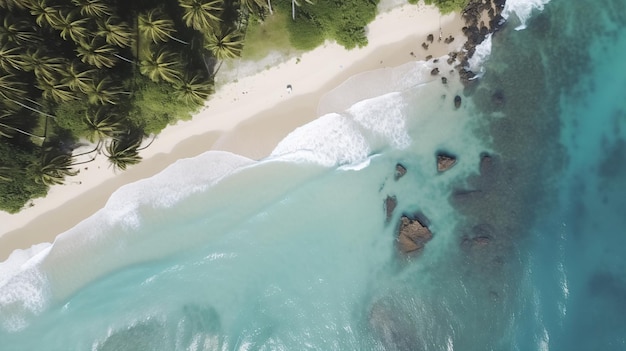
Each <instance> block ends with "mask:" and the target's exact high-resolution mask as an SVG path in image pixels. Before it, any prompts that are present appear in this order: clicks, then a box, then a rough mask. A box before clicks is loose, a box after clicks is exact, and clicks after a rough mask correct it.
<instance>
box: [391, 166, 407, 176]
mask: <svg viewBox="0 0 626 351" xmlns="http://www.w3.org/2000/svg"><path fill="white" fill-rule="evenodd" d="M405 174H406V167H404V166H403V165H402V164H400V163H398V164H396V173H395V175H394V176H393V179H395V180H398V179H400V178H402V177H403V176H404V175H405Z"/></svg>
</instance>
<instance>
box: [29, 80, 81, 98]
mask: <svg viewBox="0 0 626 351" xmlns="http://www.w3.org/2000/svg"><path fill="white" fill-rule="evenodd" d="M37 87H38V88H39V89H41V90H42V96H43V97H44V99H49V100H54V101H55V102H67V101H72V100H77V99H78V97H77V96H76V94H75V93H74V92H73V91H71V90H69V88H68V87H67V86H66V85H63V84H52V83H50V82H48V81H46V80H39V79H38V80H37Z"/></svg>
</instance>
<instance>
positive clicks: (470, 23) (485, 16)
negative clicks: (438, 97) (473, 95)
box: [459, 0, 505, 85]
mask: <svg viewBox="0 0 626 351" xmlns="http://www.w3.org/2000/svg"><path fill="white" fill-rule="evenodd" d="M504 2H505V1H504V0H486V1H485V0H469V2H468V4H467V5H466V6H465V8H464V9H463V12H462V13H461V15H462V17H463V19H464V20H465V24H466V26H465V27H463V34H465V36H466V37H467V41H466V42H465V44H464V45H463V50H464V51H465V52H466V53H467V54H466V55H463V56H462V57H459V59H460V61H461V65H460V67H461V68H460V69H459V73H461V74H460V76H461V81H462V82H463V83H464V84H465V85H469V84H471V82H472V80H473V78H474V76H475V75H474V73H473V72H471V71H467V70H466V69H465V68H463V67H467V66H468V60H469V58H470V57H472V55H474V52H475V51H476V46H477V45H479V44H480V43H482V42H483V40H485V38H486V37H487V35H489V34H490V33H494V32H496V31H498V30H499V29H500V27H501V26H502V25H503V24H504V19H503V18H502V15H501V13H502V10H503V9H504ZM463 71H465V72H463Z"/></svg>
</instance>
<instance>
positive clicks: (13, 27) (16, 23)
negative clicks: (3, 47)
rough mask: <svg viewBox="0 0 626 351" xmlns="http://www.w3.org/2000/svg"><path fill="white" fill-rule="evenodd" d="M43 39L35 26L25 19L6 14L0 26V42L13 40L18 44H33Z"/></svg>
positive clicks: (12, 41)
mask: <svg viewBox="0 0 626 351" xmlns="http://www.w3.org/2000/svg"><path fill="white" fill-rule="evenodd" d="M41 41H42V38H41V36H40V35H39V34H38V33H37V32H36V30H35V28H33V26H32V25H31V24H30V23H29V22H28V21H25V20H19V19H16V18H15V17H14V16H11V14H6V15H5V16H4V19H3V20H2V26H0V43H1V42H5V43H6V42H11V43H14V44H16V45H22V46H25V45H33V44H37V43H39V42H41Z"/></svg>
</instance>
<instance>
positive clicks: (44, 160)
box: [31, 149, 78, 186]
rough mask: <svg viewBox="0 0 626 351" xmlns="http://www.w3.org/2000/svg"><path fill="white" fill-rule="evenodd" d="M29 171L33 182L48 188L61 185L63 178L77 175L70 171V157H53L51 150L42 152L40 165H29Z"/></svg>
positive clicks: (62, 155)
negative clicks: (31, 173)
mask: <svg viewBox="0 0 626 351" xmlns="http://www.w3.org/2000/svg"><path fill="white" fill-rule="evenodd" d="M31 169H32V171H33V174H34V176H35V182H37V183H40V184H45V185H48V186H49V185H54V184H63V182H64V180H65V177H67V176H75V175H76V174H78V171H76V170H72V155H66V154H60V155H55V154H54V153H53V150H52V149H46V150H44V151H43V154H42V156H41V161H40V163H38V164H34V165H31Z"/></svg>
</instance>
